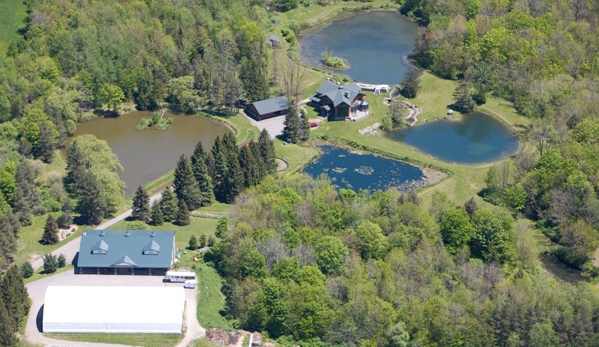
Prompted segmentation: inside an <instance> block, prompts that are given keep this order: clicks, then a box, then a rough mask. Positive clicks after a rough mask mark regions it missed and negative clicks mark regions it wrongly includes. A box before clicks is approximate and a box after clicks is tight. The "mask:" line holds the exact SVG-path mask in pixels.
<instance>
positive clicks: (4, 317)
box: [0, 296, 17, 347]
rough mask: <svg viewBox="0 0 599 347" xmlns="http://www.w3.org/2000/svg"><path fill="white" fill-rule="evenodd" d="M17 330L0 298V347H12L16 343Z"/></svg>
mask: <svg viewBox="0 0 599 347" xmlns="http://www.w3.org/2000/svg"><path fill="white" fill-rule="evenodd" d="M16 332H17V329H16V328H15V327H14V324H13V319H12V316H11V314H10V312H9V310H8V309H7V308H6V304H5V303H4V300H3V299H2V296H0V346H6V347H12V346H15V345H16V343H17V335H16Z"/></svg>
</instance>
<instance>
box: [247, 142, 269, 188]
mask: <svg viewBox="0 0 599 347" xmlns="http://www.w3.org/2000/svg"><path fill="white" fill-rule="evenodd" d="M250 150H251V151H252V156H253V157H254V159H255V163H256V180H257V181H258V182H260V181H262V179H263V178H264V176H266V175H267V173H266V164H265V162H264V158H262V153H261V152H260V144H259V143H258V142H254V141H252V142H250Z"/></svg>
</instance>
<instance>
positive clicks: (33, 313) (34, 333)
mask: <svg viewBox="0 0 599 347" xmlns="http://www.w3.org/2000/svg"><path fill="white" fill-rule="evenodd" d="M163 278H164V277H163V276H131V275H78V274H75V273H74V272H73V271H68V272H63V273H60V274H58V275H54V276H49V277H46V278H42V279H40V280H37V281H34V282H31V283H28V284H27V285H26V287H27V291H28V292H29V297H30V298H31V301H32V303H31V310H30V312H29V316H28V318H27V326H26V327H25V337H26V339H27V340H28V341H30V342H33V343H37V344H43V345H51V346H61V347H63V346H64V347H80V346H85V347H107V346H111V347H114V346H118V345H112V344H110V345H109V344H102V343H88V342H74V341H73V342H72V341H62V340H54V339H50V338H47V337H45V336H44V335H43V334H42V333H41V327H42V312H40V309H41V308H42V305H43V304H44V298H45V295H46V288H48V286H140V287H147V286H175V287H179V286H180V287H182V286H183V283H163V282H162V280H163ZM196 295H197V289H196V290H191V289H186V295H185V296H186V301H187V303H186V305H187V307H188V308H187V312H188V314H189V315H188V317H187V326H188V332H192V335H193V337H194V338H198V337H199V336H201V335H203V334H202V333H203V329H201V327H200V326H199V324H198V323H197V319H195V311H196V310H195V307H193V306H195V305H196V299H195V298H196ZM194 321H195V324H194ZM196 324H197V326H196ZM190 328H191V329H190Z"/></svg>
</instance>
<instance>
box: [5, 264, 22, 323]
mask: <svg viewBox="0 0 599 347" xmlns="http://www.w3.org/2000/svg"><path fill="white" fill-rule="evenodd" d="M0 297H2V299H3V300H4V305H5V307H6V309H7V310H8V312H9V314H10V317H11V318H12V326H13V328H14V329H15V331H16V330H17V329H18V328H19V324H20V323H21V321H22V320H23V318H25V316H27V313H28V311H29V296H28V295H27V289H26V288H25V284H24V283H23V278H22V277H21V271H20V270H19V267H18V266H17V265H13V266H11V267H10V268H9V269H8V271H7V272H6V274H5V275H4V278H2V283H0Z"/></svg>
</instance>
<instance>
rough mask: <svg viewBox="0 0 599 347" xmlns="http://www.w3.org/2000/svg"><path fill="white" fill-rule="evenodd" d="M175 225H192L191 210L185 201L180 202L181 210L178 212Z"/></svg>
mask: <svg viewBox="0 0 599 347" xmlns="http://www.w3.org/2000/svg"><path fill="white" fill-rule="evenodd" d="M175 223H176V224H177V225H181V226H183V225H189V223H190V216H189V209H188V208H187V204H186V203H185V200H179V209H178V210H177V220H176V221H175Z"/></svg>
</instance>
